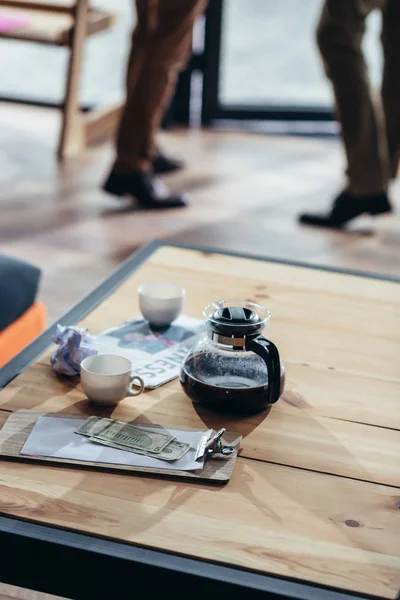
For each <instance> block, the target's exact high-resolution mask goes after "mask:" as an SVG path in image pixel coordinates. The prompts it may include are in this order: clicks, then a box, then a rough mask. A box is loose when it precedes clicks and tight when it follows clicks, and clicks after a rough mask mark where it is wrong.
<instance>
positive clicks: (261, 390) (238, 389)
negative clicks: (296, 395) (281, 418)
mask: <svg viewBox="0 0 400 600" xmlns="http://www.w3.org/2000/svg"><path fill="white" fill-rule="evenodd" d="M202 362H204V361H202V356H201V355H197V356H193V357H192V358H191V360H190V361H188V363H187V364H186V365H184V367H183V369H182V371H181V376H180V381H181V385H182V387H183V389H184V391H185V392H186V394H187V395H188V396H189V398H191V399H192V400H193V402H196V403H200V404H203V405H205V406H208V407H209V408H212V409H213V410H217V411H221V412H232V413H238V414H254V413H257V412H259V411H261V410H264V409H265V408H266V407H267V406H268V397H269V389H268V379H267V378H266V381H265V383H263V384H261V383H260V382H259V381H258V382H257V379H256V378H255V377H254V373H252V371H251V369H250V371H249V373H248V374H247V376H244V375H242V374H237V375H232V374H229V375H221V374H213V373H211V372H210V369H209V368H208V369H206V372H207V377H206V380H207V382H204V381H201V380H200V379H199V378H197V377H195V376H194V375H193V373H194V372H198V373H200V374H201V373H202V371H203V372H204V370H203V369H202ZM207 362H208V361H207ZM194 366H195V368H194ZM203 366H205V365H203ZM207 366H208V367H209V366H210V364H209V363H208V365H207ZM284 384H285V375H284V373H283V372H282V373H281V384H280V389H281V393H282V391H283V388H284Z"/></svg>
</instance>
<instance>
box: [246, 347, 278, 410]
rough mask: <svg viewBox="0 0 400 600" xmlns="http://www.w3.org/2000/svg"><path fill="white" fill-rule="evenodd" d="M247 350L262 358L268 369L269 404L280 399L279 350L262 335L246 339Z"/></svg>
mask: <svg viewBox="0 0 400 600" xmlns="http://www.w3.org/2000/svg"><path fill="white" fill-rule="evenodd" d="M246 350H250V351H252V352H254V353H255V354H258V356H260V357H261V358H262V359H263V360H264V362H265V364H266V365H267V369H268V390H269V394H268V404H273V403H274V402H276V401H277V400H278V399H279V396H280V390H281V361H280V358H279V352H278V348H277V347H276V346H275V344H273V343H272V342H270V341H269V340H267V339H266V338H265V337H263V336H262V335H257V336H254V337H246Z"/></svg>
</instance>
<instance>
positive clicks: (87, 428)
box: [75, 417, 113, 437]
mask: <svg viewBox="0 0 400 600" xmlns="http://www.w3.org/2000/svg"><path fill="white" fill-rule="evenodd" d="M112 422H113V420H112V419H107V418H103V417H88V418H87V419H86V421H84V422H83V423H81V424H80V425H79V426H78V427H77V429H75V433H78V434H79V435H85V436H86V437H91V436H92V435H94V434H95V433H99V432H100V431H101V430H102V429H105V428H106V427H107V426H108V425H109V424H110V423H112Z"/></svg>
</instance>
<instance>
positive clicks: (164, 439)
mask: <svg viewBox="0 0 400 600" xmlns="http://www.w3.org/2000/svg"><path fill="white" fill-rule="evenodd" d="M90 439H91V441H95V440H99V441H101V440H103V441H106V442H114V443H116V444H118V445H120V446H126V447H127V448H137V449H138V450H145V451H146V452H152V453H155V454H158V453H159V452H161V451H162V450H163V449H164V448H165V447H166V446H167V445H168V444H169V443H170V442H172V440H174V439H175V438H174V436H172V435H170V434H169V433H166V432H164V431H155V430H154V429H148V428H143V429H140V427H136V426H135V425H131V424H130V423H121V422H118V421H113V422H111V423H110V424H108V425H107V426H106V427H105V428H104V429H101V431H100V432H99V433H95V434H93V435H92V436H91V437H90Z"/></svg>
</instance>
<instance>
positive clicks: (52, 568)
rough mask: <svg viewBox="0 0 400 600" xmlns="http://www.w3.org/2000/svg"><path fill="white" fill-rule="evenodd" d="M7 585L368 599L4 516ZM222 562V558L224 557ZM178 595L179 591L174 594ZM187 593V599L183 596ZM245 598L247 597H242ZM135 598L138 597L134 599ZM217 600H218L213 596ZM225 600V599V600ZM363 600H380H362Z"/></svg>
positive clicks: (99, 593) (77, 591)
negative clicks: (144, 588) (144, 587)
mask: <svg viewBox="0 0 400 600" xmlns="http://www.w3.org/2000/svg"><path fill="white" fill-rule="evenodd" d="M0 536H1V544H2V548H4V549H5V552H3V553H2V557H1V563H0V573H1V576H0V580H2V581H3V582H4V583H8V584H11V585H18V586H22V587H26V588H30V589H35V590H38V591H43V592H46V593H52V594H58V595H61V596H65V597H68V598H85V599H88V598H105V599H110V598H116V599H117V598H120V597H121V598H122V597H125V596H126V595H127V591H129V589H130V586H133V589H143V586H146V585H147V586H149V588H148V597H151V598H152V597H155V595H156V593H157V592H158V593H162V592H163V591H164V593H163V595H164V594H165V590H166V589H168V590H169V592H170V594H168V595H171V596H178V598H181V597H184V596H186V595H187V593H190V594H193V593H195V590H197V589H199V590H200V589H201V595H202V597H207V596H208V594H211V593H212V594H219V593H221V594H222V593H224V594H229V596H225V597H229V598H239V595H240V598H241V599H242V600H243V598H245V599H246V600H247V599H248V598H251V599H252V600H253V599H258V598H265V597H266V594H267V597H268V598H269V599H273V600H282V599H286V598H287V599H291V600H321V599H323V600H350V599H355V598H357V599H358V600H360V598H361V596H359V595H353V594H347V593H342V592H340V591H337V590H334V589H330V588H322V587H320V586H317V585H310V584H308V583H303V582H301V581H293V580H289V579H286V578H281V577H275V576H268V575H263V574H259V573H256V572H253V571H247V570H244V569H239V568H233V567H230V566H223V565H220V564H216V563H212V562H206V561H201V560H196V559H191V558H186V557H182V556H178V555H176V554H169V553H167V552H162V551H158V550H151V549H147V548H142V547H139V546H137V545H130V544H123V543H120V542H114V541H110V540H106V539H103V538H97V537H94V536H90V535H85V534H81V533H75V532H73V531H67V530H64V529H60V528H57V527H50V526H46V525H39V524H35V523H29V522H26V521H22V520H17V519H14V518H9V517H3V516H0ZM221 559H222V560H223V557H221ZM174 589H175V591H174ZM177 589H178V590H181V591H183V590H186V593H185V594H182V595H180V594H177V593H176V591H177ZM243 594H245V596H243ZM132 596H133V594H132ZM214 597H218V596H214ZM223 597H224V596H221V598H223ZM362 598H371V599H372V598H373V597H372V596H368V597H367V596H363V597H362Z"/></svg>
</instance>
